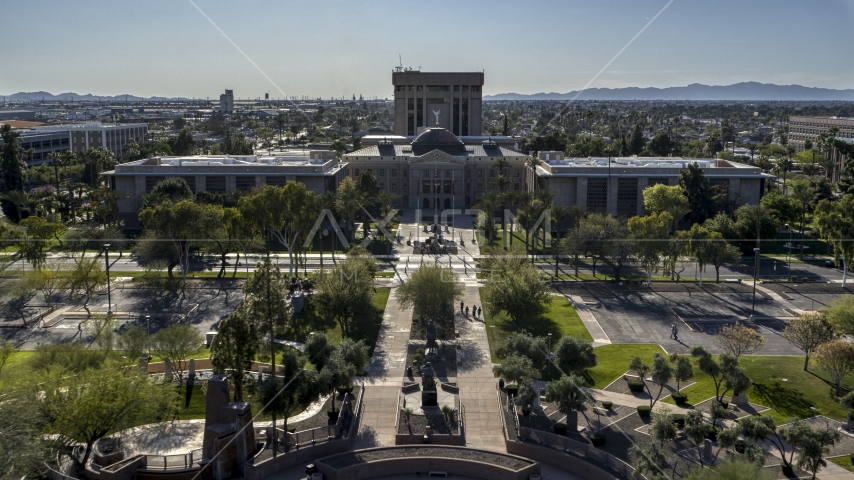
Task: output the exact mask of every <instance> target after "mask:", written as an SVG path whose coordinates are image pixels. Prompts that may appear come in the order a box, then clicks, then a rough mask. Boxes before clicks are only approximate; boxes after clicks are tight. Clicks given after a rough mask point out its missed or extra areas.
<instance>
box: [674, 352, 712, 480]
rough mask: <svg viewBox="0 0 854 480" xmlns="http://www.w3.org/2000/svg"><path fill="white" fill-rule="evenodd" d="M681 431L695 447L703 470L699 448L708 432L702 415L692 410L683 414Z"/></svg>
mask: <svg viewBox="0 0 854 480" xmlns="http://www.w3.org/2000/svg"><path fill="white" fill-rule="evenodd" d="M677 368H678V367H677ZM682 431H683V432H684V433H685V436H686V437H688V440H690V441H691V443H693V444H694V446H695V447H697V457H699V459H700V468H703V451H702V449H701V447H702V445H704V444H705V441H706V433H707V432H708V427H707V426H706V421H705V419H704V418H703V413H702V412H700V411H699V410H694V409H691V410H688V411H687V412H685V427H684V428H682Z"/></svg>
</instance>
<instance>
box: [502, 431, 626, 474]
mask: <svg viewBox="0 0 854 480" xmlns="http://www.w3.org/2000/svg"><path fill="white" fill-rule="evenodd" d="M505 444H506V446H507V453H512V454H513V455H518V456H520V457H525V458H530V459H531V460H536V461H538V462H542V463H545V464H547V465H551V466H553V467H555V468H559V469H561V470H564V471H567V472H569V473H571V474H573V475H578V476H579V477H581V478H584V479H585V480H617V479H622V478H632V474H631V472H630V471H624V472H622V473H623V474H622V475H620V476H615V475H613V474H611V473H609V472H608V471H606V470H604V469H602V468H599V467H597V466H596V465H594V464H592V463H590V462H588V461H585V460H582V459H580V458H577V457H573V456H572V455H567V454H566V453H563V452H561V451H559V450H555V449H553V448H549V447H541V446H539V445H537V444H534V443H529V442H516V441H513V440H506V441H505Z"/></svg>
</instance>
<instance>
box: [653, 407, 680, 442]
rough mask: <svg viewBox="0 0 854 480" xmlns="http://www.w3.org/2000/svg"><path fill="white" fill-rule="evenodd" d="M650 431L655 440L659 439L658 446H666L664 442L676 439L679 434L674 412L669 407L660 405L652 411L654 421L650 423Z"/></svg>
mask: <svg viewBox="0 0 854 480" xmlns="http://www.w3.org/2000/svg"><path fill="white" fill-rule="evenodd" d="M649 433H650V435H652V438H653V440H657V441H658V446H659V447H661V448H664V443H665V442H669V441H671V440H673V439H675V438H676V437H677V436H678V434H679V429H678V428H676V422H675V421H674V420H673V413H672V412H671V411H670V409H669V408H667V407H664V406H662V407H659V408H657V409H656V410H655V411H654V412H652V422H651V423H650V425H649Z"/></svg>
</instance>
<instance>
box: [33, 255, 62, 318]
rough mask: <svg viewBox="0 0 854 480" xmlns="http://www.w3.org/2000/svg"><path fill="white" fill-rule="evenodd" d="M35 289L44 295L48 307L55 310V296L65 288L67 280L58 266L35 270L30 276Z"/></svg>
mask: <svg viewBox="0 0 854 480" xmlns="http://www.w3.org/2000/svg"><path fill="white" fill-rule="evenodd" d="M29 276H30V278H31V280H32V282H33V284H34V286H35V288H36V289H37V290H38V291H39V292H40V293H41V294H42V298H44V301H45V303H47V307H48V308H49V309H50V310H53V296H54V295H55V294H56V293H57V292H59V291H61V290H63V289H64V288H65V284H66V279H65V276H64V274H63V272H61V271H60V270H59V267H57V266H56V265H50V266H45V267H43V268H41V269H40V270H33V271H32V272H30V274H29Z"/></svg>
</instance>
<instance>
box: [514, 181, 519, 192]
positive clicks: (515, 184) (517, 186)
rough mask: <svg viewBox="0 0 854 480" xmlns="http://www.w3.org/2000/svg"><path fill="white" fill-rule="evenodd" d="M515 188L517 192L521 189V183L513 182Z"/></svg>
mask: <svg viewBox="0 0 854 480" xmlns="http://www.w3.org/2000/svg"><path fill="white" fill-rule="evenodd" d="M513 190H516V191H517V192H518V191H519V184H518V183H514V184H513Z"/></svg>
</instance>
